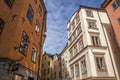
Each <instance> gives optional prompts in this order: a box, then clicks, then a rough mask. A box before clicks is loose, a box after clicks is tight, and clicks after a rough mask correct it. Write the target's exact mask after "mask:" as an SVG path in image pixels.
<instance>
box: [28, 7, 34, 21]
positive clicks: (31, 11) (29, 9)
mask: <svg viewBox="0 0 120 80" xmlns="http://www.w3.org/2000/svg"><path fill="white" fill-rule="evenodd" d="M33 17H34V12H33V9H32V7H31V5H29V7H28V12H27V18H28V20H29V21H30V23H32V20H33Z"/></svg>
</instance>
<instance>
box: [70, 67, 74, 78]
mask: <svg viewBox="0 0 120 80" xmlns="http://www.w3.org/2000/svg"><path fill="white" fill-rule="evenodd" d="M70 71H71V77H72V78H73V77H74V67H71V68H70Z"/></svg>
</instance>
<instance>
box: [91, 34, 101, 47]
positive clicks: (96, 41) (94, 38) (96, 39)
mask: <svg viewBox="0 0 120 80" xmlns="http://www.w3.org/2000/svg"><path fill="white" fill-rule="evenodd" d="M92 43H93V45H94V46H100V39H99V37H98V36H92Z"/></svg>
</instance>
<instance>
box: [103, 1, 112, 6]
mask: <svg viewBox="0 0 120 80" xmlns="http://www.w3.org/2000/svg"><path fill="white" fill-rule="evenodd" d="M111 1H112V0H105V1H104V2H103V3H102V5H101V8H105V7H106V6H107V5H108V4H109V3H110V2H111Z"/></svg>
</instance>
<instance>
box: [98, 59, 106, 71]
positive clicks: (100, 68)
mask: <svg viewBox="0 0 120 80" xmlns="http://www.w3.org/2000/svg"><path fill="white" fill-rule="evenodd" d="M96 62H97V70H98V71H105V70H106V68H105V61H104V58H103V57H96Z"/></svg>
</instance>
